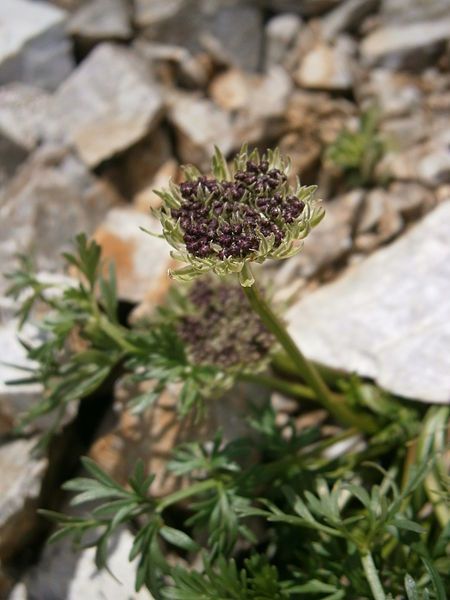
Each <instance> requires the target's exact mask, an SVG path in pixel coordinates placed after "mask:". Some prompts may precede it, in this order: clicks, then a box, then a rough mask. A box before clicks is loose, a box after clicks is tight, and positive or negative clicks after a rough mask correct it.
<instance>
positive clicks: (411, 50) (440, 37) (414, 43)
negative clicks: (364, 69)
mask: <svg viewBox="0 0 450 600" xmlns="http://www.w3.org/2000/svg"><path fill="white" fill-rule="evenodd" d="M449 32H450V17H448V15H447V18H442V19H439V20H436V21H421V22H420V23H408V24H402V25H386V26H384V27H383V26H382V27H379V28H378V29H376V30H375V31H373V32H372V33H369V35H367V36H366V37H365V38H364V39H363V41H362V43H361V46H360V49H361V55H362V59H363V61H364V62H365V63H366V64H367V65H382V66H384V67H387V68H389V69H400V68H409V69H413V70H417V69H421V68H423V67H425V66H427V65H428V64H432V62H433V59H434V57H435V56H436V52H437V51H438V50H439V48H440V47H442V44H443V43H444V42H445V41H446V40H448V39H449V38H450V33H449Z"/></svg>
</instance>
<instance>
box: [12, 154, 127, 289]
mask: <svg viewBox="0 0 450 600" xmlns="http://www.w3.org/2000/svg"><path fill="white" fill-rule="evenodd" d="M118 201H119V198H118V196H117V194H116V193H115V192H114V190H113V189H112V187H111V186H109V185H108V184H107V183H106V182H104V181H103V180H101V179H98V178H96V177H95V176H94V175H92V174H91V173H89V171H88V170H87V169H86V167H85V166H84V164H83V163H82V162H81V161H80V160H79V159H78V158H77V157H75V156H73V155H72V154H70V153H68V152H66V151H64V150H58V149H52V150H50V149H47V148H43V149H42V150H39V151H37V153H35V155H33V156H32V157H31V158H30V160H29V161H27V162H26V163H25V164H24V165H23V167H22V168H21V169H20V170H19V172H18V173H17V175H16V176H15V177H14V178H13V179H12V180H11V182H10V184H9V185H8V187H7V188H6V190H5V191H4V193H3V194H2V196H1V197H0V263H1V264H2V265H7V266H8V270H12V269H13V268H14V266H15V258H14V257H15V255H16V254H17V253H24V254H26V255H30V254H31V255H32V256H33V259H34V260H35V262H36V266H37V268H38V269H40V270H48V271H55V270H58V269H60V267H61V264H62V263H61V256H60V254H61V252H62V251H67V250H69V249H71V248H72V242H73V238H74V237H75V235H76V234H77V233H80V232H81V231H84V232H86V233H87V234H89V233H91V232H92V231H93V229H94V228H95V227H96V225H97V224H98V223H99V222H100V221H101V220H102V218H103V216H104V215H105V214H106V212H107V211H108V210H109V209H110V208H111V207H113V206H114V205H115V204H117V202H118ZM6 287H7V282H6V281H5V280H4V278H3V277H1V276H0V293H2V292H3V291H4V290H5V288H6Z"/></svg>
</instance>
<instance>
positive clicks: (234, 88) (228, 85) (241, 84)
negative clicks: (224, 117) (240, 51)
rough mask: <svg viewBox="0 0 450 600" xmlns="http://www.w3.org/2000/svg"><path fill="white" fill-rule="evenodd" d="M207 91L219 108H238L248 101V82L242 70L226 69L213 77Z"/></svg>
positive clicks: (229, 109) (230, 109) (231, 109)
mask: <svg viewBox="0 0 450 600" xmlns="http://www.w3.org/2000/svg"><path fill="white" fill-rule="evenodd" d="M209 93H210V94H211V97H212V99H213V100H214V102H215V103H216V104H217V105H218V106H220V108H223V109H224V110H228V111H233V110H239V109H241V108H244V107H245V106H246V104H247V103H248V98H249V93H250V82H249V79H248V77H246V75H245V73H244V72H243V71H241V70H239V69H228V70H227V71H224V72H223V73H219V74H218V75H217V76H216V77H215V78H214V79H213V81H212V82H211V85H210V87H209Z"/></svg>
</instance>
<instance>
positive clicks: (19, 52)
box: [0, 0, 73, 90]
mask: <svg viewBox="0 0 450 600" xmlns="http://www.w3.org/2000/svg"><path fill="white" fill-rule="evenodd" d="M65 19H66V13H65V12H64V11H62V10H60V9H58V8H56V7H54V6H50V5H49V4H47V3H43V2H29V1H28V0H2V2H1V4H0V85H2V84H4V83H8V82H10V81H21V82H24V83H29V84H32V85H37V86H40V87H43V88H45V89H48V90H54V89H55V88H56V87H58V85H59V84H60V83H61V82H62V81H64V79H66V77H67V76H68V75H69V73H70V71H71V70H72V68H73V61H72V58H71V55H70V52H71V47H70V42H69V40H68V39H67V36H66V34H65V31H64V23H65Z"/></svg>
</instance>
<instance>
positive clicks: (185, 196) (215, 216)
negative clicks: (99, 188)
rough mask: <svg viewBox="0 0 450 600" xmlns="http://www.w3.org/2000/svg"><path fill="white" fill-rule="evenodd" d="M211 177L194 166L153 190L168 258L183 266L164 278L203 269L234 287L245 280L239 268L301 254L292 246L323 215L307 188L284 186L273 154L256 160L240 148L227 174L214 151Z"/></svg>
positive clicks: (282, 168)
mask: <svg viewBox="0 0 450 600" xmlns="http://www.w3.org/2000/svg"><path fill="white" fill-rule="evenodd" d="M212 172H213V176H211V177H206V176H204V175H202V174H201V173H200V172H199V171H198V170H197V169H195V168H194V167H187V168H186V169H185V174H186V181H184V182H182V183H181V184H180V185H179V186H178V185H175V184H174V183H171V184H170V187H169V190H165V191H160V192H157V193H158V194H159V196H160V197H161V199H162V201H163V202H162V206H161V208H160V209H159V211H158V216H159V218H160V220H161V223H162V227H163V235H164V237H165V238H166V239H167V241H168V242H169V244H170V245H171V246H172V247H173V248H175V251H174V252H172V256H173V258H175V259H177V260H179V261H181V262H185V263H188V266H186V267H184V268H182V269H179V270H176V271H174V272H172V273H171V275H172V276H173V277H175V278H176V279H181V280H190V279H192V278H193V277H196V276H197V275H199V274H201V273H204V272H205V271H209V270H212V271H214V272H215V273H216V274H218V275H226V274H229V273H239V274H240V279H241V284H242V285H252V284H253V279H252V277H251V275H249V273H250V272H249V270H247V269H246V268H245V267H246V265H247V263H249V262H259V263H261V262H263V261H264V260H266V259H267V258H274V259H282V258H287V257H289V256H292V255H293V254H296V253H297V252H298V251H299V250H300V249H301V243H300V240H302V239H303V238H305V237H306V235H307V234H308V233H309V231H310V230H311V228H312V227H313V226H314V225H316V224H317V223H318V222H319V221H320V219H321V218H322V216H323V210H322V209H321V208H320V207H319V206H318V205H317V203H316V202H315V201H314V198H313V196H314V192H315V190H316V187H315V186H301V185H300V182H299V181H298V179H297V183H296V185H295V187H292V186H291V185H290V184H289V182H288V178H287V175H288V172H289V162H288V161H287V160H285V159H283V158H282V157H281V156H280V154H279V152H278V150H275V151H270V150H269V151H268V152H267V154H264V155H263V156H262V157H260V156H259V153H258V152H257V151H256V150H254V151H253V152H252V153H250V154H248V153H247V151H246V148H245V147H243V148H242V150H241V151H240V153H239V154H238V155H237V156H236V158H235V160H234V162H233V166H232V169H231V172H230V171H229V170H228V166H227V163H226V161H225V159H224V157H223V156H222V154H221V153H220V151H219V150H218V149H216V152H215V154H214V158H213V161H212Z"/></svg>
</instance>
